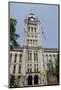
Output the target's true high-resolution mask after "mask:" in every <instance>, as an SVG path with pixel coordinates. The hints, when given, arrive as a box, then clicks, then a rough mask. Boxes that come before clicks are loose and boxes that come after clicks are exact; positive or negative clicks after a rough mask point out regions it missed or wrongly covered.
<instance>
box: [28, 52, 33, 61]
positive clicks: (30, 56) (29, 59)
mask: <svg viewBox="0 0 61 90" xmlns="http://www.w3.org/2000/svg"><path fill="white" fill-rule="evenodd" d="M31 60H32V53H31V52H29V51H28V61H31Z"/></svg>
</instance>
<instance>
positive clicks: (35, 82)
mask: <svg viewBox="0 0 61 90" xmlns="http://www.w3.org/2000/svg"><path fill="white" fill-rule="evenodd" d="M34 84H38V75H35V76H34Z"/></svg>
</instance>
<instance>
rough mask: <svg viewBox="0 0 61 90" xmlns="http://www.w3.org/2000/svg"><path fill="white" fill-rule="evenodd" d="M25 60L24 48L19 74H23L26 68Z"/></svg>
mask: <svg viewBox="0 0 61 90" xmlns="http://www.w3.org/2000/svg"><path fill="white" fill-rule="evenodd" d="M25 61H26V48H24V49H23V57H22V67H21V74H22V75H25V72H26V71H25V70H26V67H25V64H26V63H25Z"/></svg>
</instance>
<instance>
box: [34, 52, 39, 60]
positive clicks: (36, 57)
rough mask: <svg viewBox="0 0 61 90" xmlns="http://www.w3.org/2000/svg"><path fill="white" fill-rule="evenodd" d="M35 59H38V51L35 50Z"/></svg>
mask: <svg viewBox="0 0 61 90" xmlns="http://www.w3.org/2000/svg"><path fill="white" fill-rule="evenodd" d="M34 61H38V52H34Z"/></svg>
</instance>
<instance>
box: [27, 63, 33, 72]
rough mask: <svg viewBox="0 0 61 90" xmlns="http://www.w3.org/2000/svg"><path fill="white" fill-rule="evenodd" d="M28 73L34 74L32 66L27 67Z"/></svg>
mask: <svg viewBox="0 0 61 90" xmlns="http://www.w3.org/2000/svg"><path fill="white" fill-rule="evenodd" d="M27 72H32V64H28V65H27Z"/></svg>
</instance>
